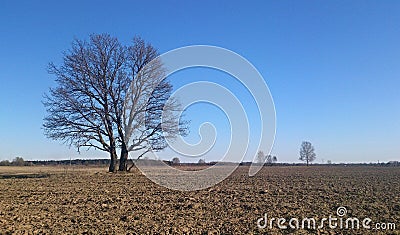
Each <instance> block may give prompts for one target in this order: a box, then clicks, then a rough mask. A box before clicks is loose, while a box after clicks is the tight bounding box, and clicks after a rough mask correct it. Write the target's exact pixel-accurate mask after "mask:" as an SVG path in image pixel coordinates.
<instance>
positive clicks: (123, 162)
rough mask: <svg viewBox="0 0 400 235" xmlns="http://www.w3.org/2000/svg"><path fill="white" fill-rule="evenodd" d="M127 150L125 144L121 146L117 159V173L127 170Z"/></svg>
mask: <svg viewBox="0 0 400 235" xmlns="http://www.w3.org/2000/svg"><path fill="white" fill-rule="evenodd" d="M128 155H129V153H128V149H127V147H126V145H125V144H122V145H121V157H120V158H119V169H118V170H119V171H127V170H128Z"/></svg>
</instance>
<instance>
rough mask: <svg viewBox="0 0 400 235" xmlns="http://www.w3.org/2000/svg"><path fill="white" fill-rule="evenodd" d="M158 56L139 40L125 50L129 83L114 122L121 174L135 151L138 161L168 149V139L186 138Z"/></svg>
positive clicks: (153, 49) (151, 48) (179, 109)
mask: <svg viewBox="0 0 400 235" xmlns="http://www.w3.org/2000/svg"><path fill="white" fill-rule="evenodd" d="M157 56H158V52H157V50H156V49H155V48H154V47H153V46H151V45H150V44H146V43H145V42H144V41H143V40H142V39H140V38H135V39H134V45H133V46H131V47H129V48H128V57H127V58H128V67H129V71H130V73H129V76H130V78H131V81H132V83H131V84H130V86H129V88H128V91H127V93H126V96H125V99H124V103H123V105H124V106H123V109H122V113H120V116H117V118H116V120H118V122H117V124H118V131H119V136H120V138H121V157H120V165H119V170H120V171H125V170H127V169H128V155H129V152H132V151H138V152H139V155H138V157H136V159H135V160H138V159H140V158H141V157H142V156H144V155H145V154H146V153H148V152H150V151H159V150H162V149H164V148H165V147H167V140H168V139H174V138H176V137H177V136H178V135H185V134H187V130H188V129H187V124H188V122H187V121H184V120H181V121H180V122H177V120H179V119H180V118H179V117H180V114H181V113H182V111H183V110H182V108H181V106H180V103H179V102H178V101H177V100H176V99H174V98H172V97H170V96H171V92H172V85H171V84H170V83H169V82H168V81H167V80H165V75H166V74H165V73H166V71H165V69H164V67H163V64H162V62H161V61H160V60H159V59H158V58H157ZM134 163H135V161H134V162H133V164H132V166H131V167H130V168H129V170H130V169H131V168H132V167H133V166H134Z"/></svg>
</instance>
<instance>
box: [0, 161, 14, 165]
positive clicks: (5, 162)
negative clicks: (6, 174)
mask: <svg viewBox="0 0 400 235" xmlns="http://www.w3.org/2000/svg"><path fill="white" fill-rule="evenodd" d="M9 165H11V162H10V161H9V160H3V161H1V162H0V166H9Z"/></svg>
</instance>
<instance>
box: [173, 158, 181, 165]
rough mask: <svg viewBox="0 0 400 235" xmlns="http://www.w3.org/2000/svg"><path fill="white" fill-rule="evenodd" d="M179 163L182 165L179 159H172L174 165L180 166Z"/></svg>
mask: <svg viewBox="0 0 400 235" xmlns="http://www.w3.org/2000/svg"><path fill="white" fill-rule="evenodd" d="M179 163H181V160H179V158H178V157H174V158H172V164H174V165H177V164H179Z"/></svg>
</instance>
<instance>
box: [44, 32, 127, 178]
mask: <svg viewBox="0 0 400 235" xmlns="http://www.w3.org/2000/svg"><path fill="white" fill-rule="evenodd" d="M125 54H126V52H125V48H124V47H123V46H122V45H121V44H120V43H119V42H118V40H117V39H116V38H112V37H110V36H109V35H104V34H103V35H92V36H90V41H89V42H86V41H80V40H75V42H74V43H73V45H72V49H70V50H69V51H68V52H65V53H64V57H63V62H62V64H61V65H60V66H56V65H54V64H53V63H50V65H49V73H50V74H54V75H55V76H56V83H57V87H56V88H51V89H50V92H49V94H46V95H45V97H44V101H43V104H44V106H45V107H46V110H47V113H48V115H47V116H46V117H45V119H44V124H43V127H44V131H45V135H46V136H47V137H48V138H51V139H54V140H61V141H63V142H64V143H66V144H68V145H69V146H75V147H76V148H77V149H78V151H79V150H80V148H82V147H87V148H95V149H99V150H102V151H106V152H108V153H109V154H110V158H111V161H110V166H109V171H110V172H114V171H115V170H116V168H115V164H116V160H117V153H116V148H117V139H116V137H117V136H116V135H115V125H114V123H113V120H112V115H111V114H112V113H111V112H112V111H113V106H112V100H111V96H110V93H111V91H113V89H114V88H115V87H120V88H121V90H123V89H124V88H123V87H121V86H122V84H125V83H127V76H126V72H125V70H124V69H123V68H124V64H125V60H126V56H125Z"/></svg>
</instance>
